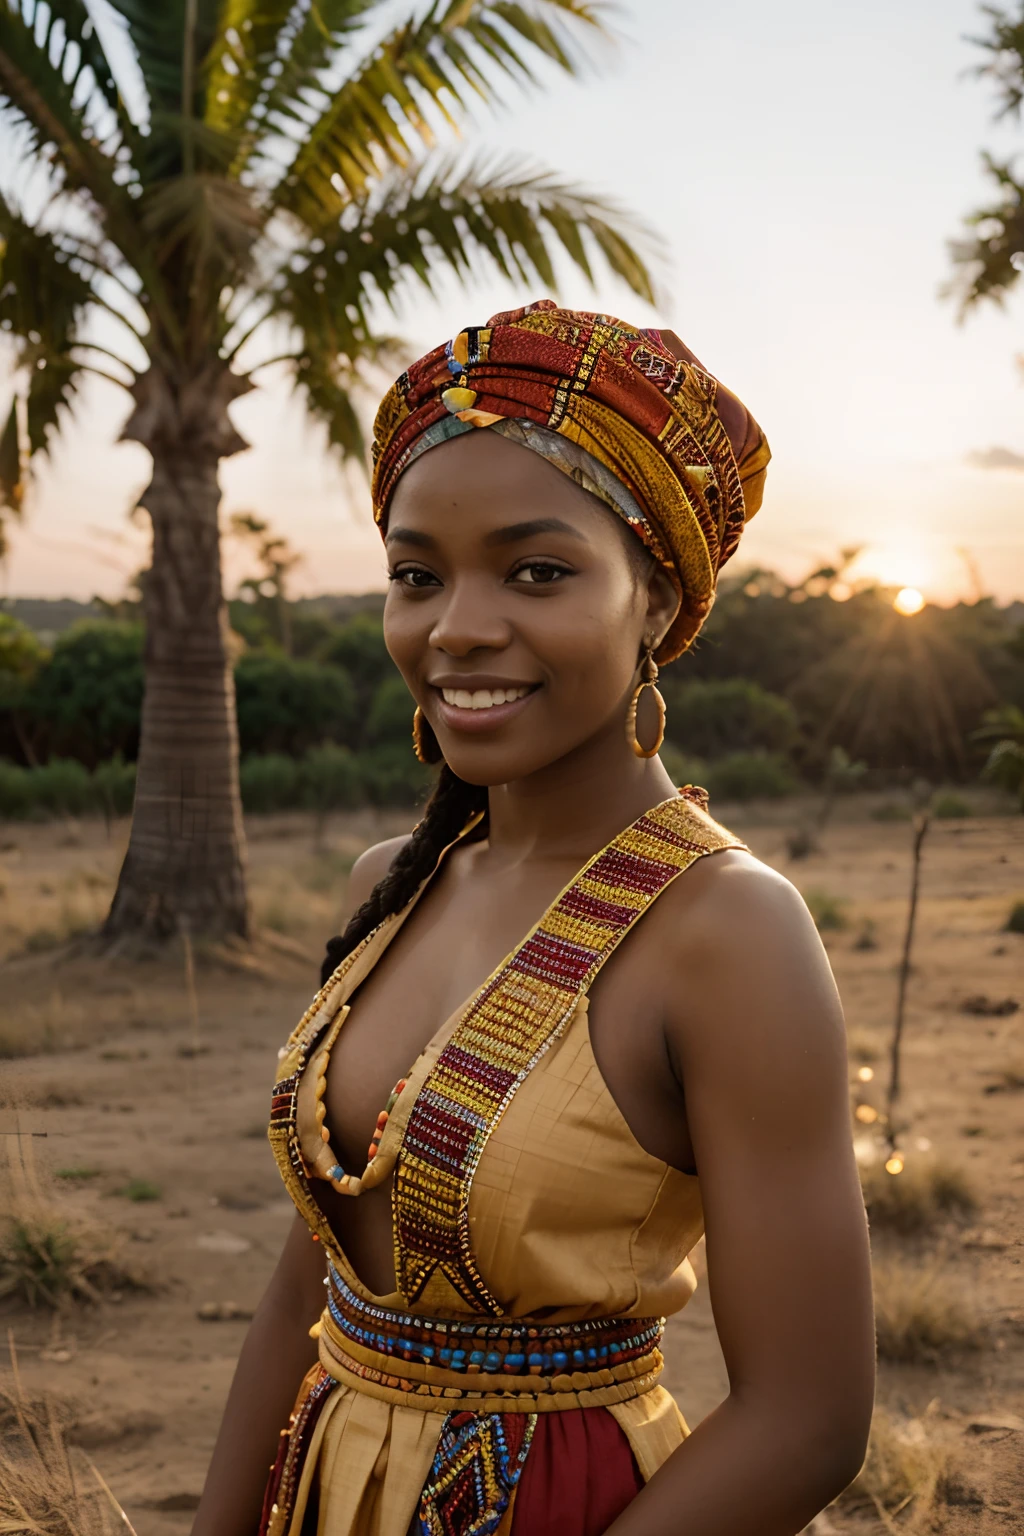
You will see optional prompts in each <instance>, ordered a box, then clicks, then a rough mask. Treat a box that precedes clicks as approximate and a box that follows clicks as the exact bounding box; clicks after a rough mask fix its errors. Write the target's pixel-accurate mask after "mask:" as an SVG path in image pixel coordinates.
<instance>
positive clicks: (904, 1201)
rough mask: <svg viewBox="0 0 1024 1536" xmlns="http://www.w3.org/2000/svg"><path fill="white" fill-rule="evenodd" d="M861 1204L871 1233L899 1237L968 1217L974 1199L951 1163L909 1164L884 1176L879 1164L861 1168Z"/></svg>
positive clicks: (961, 1175)
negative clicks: (862, 1195) (890, 1234)
mask: <svg viewBox="0 0 1024 1536" xmlns="http://www.w3.org/2000/svg"><path fill="white" fill-rule="evenodd" d="M861 1185H862V1187H863V1190H864V1204H865V1206H866V1207H867V1212H868V1217H869V1219H870V1222H871V1227H872V1230H873V1231H876V1232H877V1231H886V1232H894V1233H896V1234H898V1235H899V1236H900V1237H920V1236H924V1235H925V1234H926V1233H929V1232H934V1231H935V1229H936V1227H939V1226H941V1225H942V1224H943V1223H944V1222H946V1221H949V1220H950V1219H962V1218H966V1217H968V1216H972V1215H973V1214H974V1212H975V1211H976V1210H977V1206H978V1202H977V1200H976V1198H975V1195H974V1191H973V1190H972V1188H971V1186H970V1184H969V1182H968V1180H967V1177H966V1175H965V1174H964V1172H963V1170H962V1169H960V1168H958V1167H957V1166H956V1165H955V1164H953V1163H945V1162H940V1161H932V1162H925V1161H912V1162H910V1163H908V1164H907V1165H906V1167H905V1168H904V1169H903V1172H902V1173H898V1174H891V1173H887V1172H886V1170H885V1167H884V1165H883V1164H882V1163H881V1162H877V1163H874V1164H872V1165H871V1166H870V1167H866V1168H865V1167H862V1168H861Z"/></svg>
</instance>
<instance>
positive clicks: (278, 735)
mask: <svg viewBox="0 0 1024 1536" xmlns="http://www.w3.org/2000/svg"><path fill="white" fill-rule="evenodd" d="M235 693H236V699H237V706H238V737H239V743H240V745H241V749H242V751H243V753H249V752H293V753H299V752H303V751H308V750H309V748H310V747H314V746H316V745H318V744H319V743H320V742H322V741H347V740H348V739H349V738H350V737H351V734H352V732H353V730H354V729H355V724H356V716H357V707H356V694H355V689H354V688H353V686H352V683H351V681H350V679H349V676H348V673H347V672H343V671H342V669H341V668H340V667H335V666H319V665H318V664H317V663H316V662H313V661H293V660H292V659H291V658H290V657H288V656H283V655H279V654H274V653H272V652H264V653H262V654H261V653H258V652H254V653H253V654H251V655H247V656H243V657H242V658H241V660H240V661H239V663H238V665H237V666H236V667H235Z"/></svg>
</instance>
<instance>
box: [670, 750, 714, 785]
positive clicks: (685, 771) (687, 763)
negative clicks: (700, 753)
mask: <svg viewBox="0 0 1024 1536" xmlns="http://www.w3.org/2000/svg"><path fill="white" fill-rule="evenodd" d="M658 756H659V757H660V758H661V761H662V764H663V766H664V769H665V772H666V773H667V774H668V776H669V778H670V779H671V780H672V783H673V784H674V785H675V786H676V788H677V789H682V787H683V785H684V784H699V785H701V787H702V788H706V787H707V777H708V766H707V764H706V763H705V762H704V761H703V759H702V758H699V757H690V756H689V755H688V754H687V753H686V752H680V750H679V748H678V747H677V746H674V745H673V743H672V742H671V741H666V742H665V744H664V746H663V747H662V749H661V751H660V752H659V753H658Z"/></svg>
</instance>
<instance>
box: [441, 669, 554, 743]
mask: <svg viewBox="0 0 1024 1536" xmlns="http://www.w3.org/2000/svg"><path fill="white" fill-rule="evenodd" d="M469 684H472V686H468V685H469ZM431 686H432V688H433V692H434V696H435V698H436V700H437V714H438V717H439V723H440V724H441V725H444V726H447V728H448V729H449V730H451V731H460V732H466V733H478V732H481V731H492V730H496V729H497V727H498V726H501V725H504V724H505V723H506V722H507V721H509V720H512V719H514V718H515V717H516V716H517V715H519V714H520V713H521V712H522V711H523V710H524V709H527V708H528V707H529V703H530V699H531V698H532V697H533V695H534V694H535V693H536V692H537V690H538V688H539V684H537V683H514V682H506V681H505V680H504V679H501V678H479V677H474V678H472V679H470V678H465V679H463V678H456V677H452V678H442V679H440V680H439V681H437V682H435V683H433V684H432V685H431Z"/></svg>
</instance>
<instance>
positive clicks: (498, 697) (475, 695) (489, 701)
mask: <svg viewBox="0 0 1024 1536" xmlns="http://www.w3.org/2000/svg"><path fill="white" fill-rule="evenodd" d="M529 691H530V690H529V688H476V689H474V691H473V692H472V693H470V691H469V689H468V688H442V689H441V694H442V697H443V698H444V701H445V703H446V704H454V705H455V708H456V709H493V708H494V707H495V705H496V704H511V703H513V702H514V700H516V699H522V698H525V697H526V695H527V694H528V693H529Z"/></svg>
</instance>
